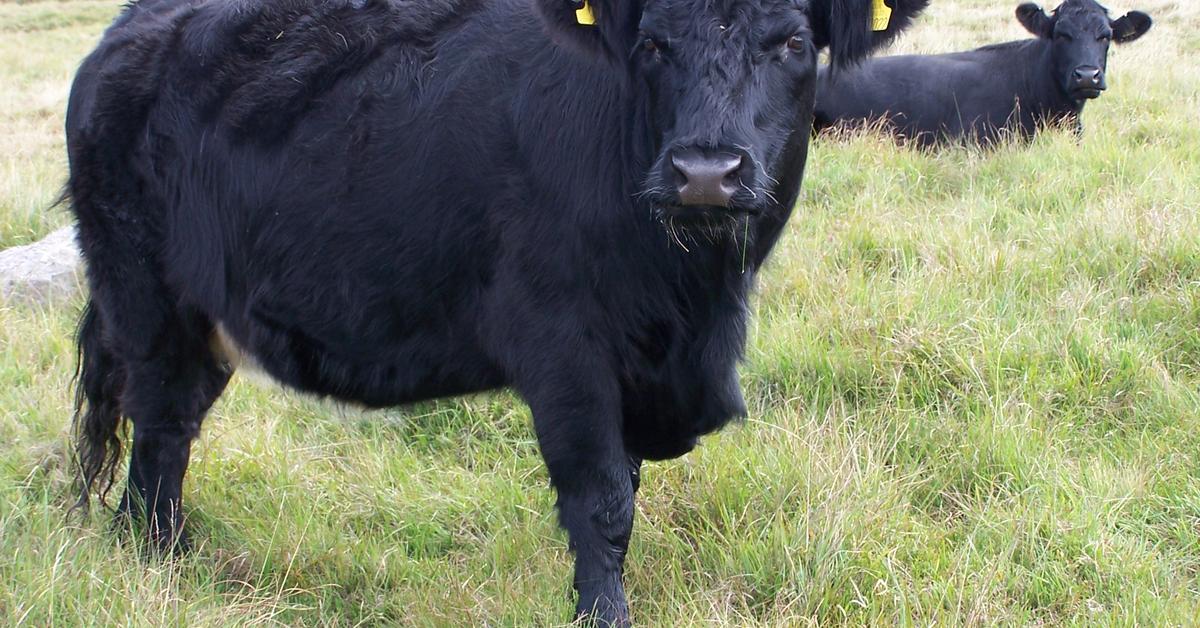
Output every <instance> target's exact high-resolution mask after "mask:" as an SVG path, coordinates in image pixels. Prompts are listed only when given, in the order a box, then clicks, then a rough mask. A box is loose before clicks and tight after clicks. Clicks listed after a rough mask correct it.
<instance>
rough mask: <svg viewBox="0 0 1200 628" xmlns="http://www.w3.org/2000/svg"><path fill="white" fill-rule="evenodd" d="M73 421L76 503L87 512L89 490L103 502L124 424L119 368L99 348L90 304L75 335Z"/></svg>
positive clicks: (118, 457) (122, 380) (97, 328)
mask: <svg viewBox="0 0 1200 628" xmlns="http://www.w3.org/2000/svg"><path fill="white" fill-rule="evenodd" d="M76 343H77V344H76V360H77V366H76V368H75V417H74V420H73V424H72V437H73V439H74V441H75V442H74V445H75V452H74V456H75V462H76V467H77V471H78V483H79V486H78V488H79V501H78V502H77V503H76V505H75V507H76V508H83V509H85V510H86V509H87V507H88V505H89V502H90V499H91V495H92V492H93V491H96V492H97V493H98V494H99V497H100V502H101V503H102V504H103V503H104V502H105V499H106V497H107V496H108V492H109V490H110V489H111V488H112V486H113V482H114V480H115V476H116V472H117V465H118V463H119V462H120V461H121V459H122V457H121V442H122V435H123V431H124V430H123V427H124V420H123V418H122V415H121V404H120V397H121V392H122V389H123V388H124V386H125V373H124V368H123V367H122V366H121V365H120V364H119V362H118V360H116V358H115V356H114V355H113V353H112V352H111V351H110V350H109V349H108V348H107V347H105V345H104V339H103V329H102V321H101V319H100V315H99V313H98V312H97V311H96V306H95V304H94V303H93V302H92V301H88V304H87V305H86V306H84V309H83V315H82V316H81V317H80V320H79V329H78V331H77V333H76Z"/></svg>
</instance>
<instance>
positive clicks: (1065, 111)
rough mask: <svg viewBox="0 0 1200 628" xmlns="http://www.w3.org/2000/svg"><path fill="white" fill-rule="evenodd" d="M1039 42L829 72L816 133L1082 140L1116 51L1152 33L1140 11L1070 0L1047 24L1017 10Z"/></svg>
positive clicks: (1036, 13) (1026, 7)
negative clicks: (1111, 10) (1114, 11)
mask: <svg viewBox="0 0 1200 628" xmlns="http://www.w3.org/2000/svg"><path fill="white" fill-rule="evenodd" d="M1017 19H1018V20H1019V21H1020V22H1021V24H1022V25H1023V26H1025V28H1026V29H1027V30H1029V31H1030V32H1031V33H1033V34H1034V35H1036V36H1037V37H1036V38H1035V39H1025V40H1018V41H1013V42H1008V43H1003V44H996V45H992V46H986V47H984V48H979V49H978V50H971V51H968V52H958V53H953V54H942V55H901V56H892V57H879V58H875V59H871V60H868V61H866V62H864V63H863V64H862V65H861V66H860V67H858V68H854V69H850V70H848V71H842V72H838V71H832V70H831V69H830V68H821V70H820V78H819V80H818V86H817V108H816V116H815V125H814V128H815V130H816V131H818V132H820V131H822V130H824V129H826V128H828V127H830V126H833V125H843V126H850V127H854V126H862V125H873V124H878V123H880V121H882V127H883V129H885V130H887V131H889V132H891V133H893V134H895V135H897V136H898V137H901V138H904V139H906V140H912V141H915V142H916V143H917V144H918V145H923V146H929V145H933V144H936V143H940V142H942V141H945V140H968V141H974V142H978V143H981V144H985V145H987V144H992V143H994V142H995V141H996V140H998V139H1000V138H1002V137H1006V136H1015V137H1019V138H1029V137H1032V136H1033V135H1034V134H1035V133H1036V132H1037V131H1038V130H1039V129H1041V128H1044V127H1046V126H1058V125H1063V126H1066V127H1068V128H1073V129H1075V130H1076V131H1081V130H1082V126H1081V123H1080V117H1079V116H1080V114H1081V113H1082V112H1083V105H1084V103H1086V102H1087V101H1088V100H1090V99H1093V98H1097V97H1098V96H1099V95H1100V92H1102V91H1104V90H1105V89H1106V88H1107V82H1106V79H1105V71H1106V69H1107V66H1108V47H1109V43H1110V42H1116V43H1118V44H1121V43H1125V42H1130V41H1133V40H1135V39H1137V38H1139V37H1141V36H1142V35H1143V34H1145V33H1146V31H1147V30H1149V28H1150V24H1151V20H1150V16H1148V15H1146V14H1145V13H1142V12H1140V11H1131V12H1130V13H1129V14H1127V15H1125V16H1123V17H1121V18H1119V19H1116V20H1112V19H1110V18H1109V17H1108V12H1107V10H1106V9H1105V8H1104V7H1102V6H1100V5H1099V4H1097V3H1096V2H1094V1H1093V0H1067V1H1066V2H1064V3H1062V5H1060V6H1059V7H1058V8H1057V9H1055V11H1054V13H1053V15H1047V14H1046V13H1045V12H1043V11H1042V9H1040V8H1039V7H1038V6H1037V5H1034V4H1023V5H1021V6H1020V7H1018V8H1017Z"/></svg>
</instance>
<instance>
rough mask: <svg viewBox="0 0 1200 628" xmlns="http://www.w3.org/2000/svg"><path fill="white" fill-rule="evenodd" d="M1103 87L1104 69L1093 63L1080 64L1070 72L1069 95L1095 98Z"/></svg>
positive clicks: (1105, 87)
mask: <svg viewBox="0 0 1200 628" xmlns="http://www.w3.org/2000/svg"><path fill="white" fill-rule="evenodd" d="M1105 89H1108V86H1107V85H1106V84H1105V83H1104V70H1102V69H1100V68H1098V67H1096V66H1094V65H1081V66H1079V67H1077V68H1075V71H1073V72H1072V73H1071V95H1072V96H1074V97H1075V98H1087V99H1090V98H1096V97H1097V96H1099V95H1100V92H1102V91H1104V90H1105Z"/></svg>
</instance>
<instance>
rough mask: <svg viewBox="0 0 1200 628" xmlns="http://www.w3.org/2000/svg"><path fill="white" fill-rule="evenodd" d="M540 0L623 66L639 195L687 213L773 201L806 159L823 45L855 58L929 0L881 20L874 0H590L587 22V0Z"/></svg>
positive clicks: (585, 44) (672, 212)
mask: <svg viewBox="0 0 1200 628" xmlns="http://www.w3.org/2000/svg"><path fill="white" fill-rule="evenodd" d="M575 1H576V2H579V0H575ZM539 3H540V4H539V6H540V8H541V9H542V12H543V15H544V16H545V17H546V18H547V22H548V24H549V25H550V30H551V32H552V34H553V35H554V36H555V37H556V38H557V39H558V40H559V41H561V42H564V43H566V44H569V45H572V46H573V47H575V48H576V49H579V50H582V51H583V52H585V54H590V55H593V56H597V57H601V58H603V59H605V60H607V61H608V62H611V63H613V64H616V65H617V66H618V67H619V68H620V69H621V71H622V72H624V73H626V76H627V77H628V79H629V80H628V85H629V86H630V91H631V93H633V94H635V96H636V98H638V99H639V102H640V103H641V105H640V110H641V111H643V112H644V115H645V116H646V118H647V119H648V120H647V125H646V126H647V131H646V135H648V136H652V137H649V138H647V139H648V142H647V143H648V144H652V145H653V146H652V149H651V151H652V153H653V154H652V155H648V159H649V160H650V161H651V165H650V168H649V171H648V172H647V173H646V175H645V183H644V186H643V189H642V194H640V195H639V196H640V197H642V198H643V199H645V200H646V201H648V202H649V203H650V204H651V206H652V207H653V208H654V210H655V211H656V212H658V213H659V215H660V217H669V218H672V219H681V220H684V221H686V220H688V219H701V218H711V217H718V218H719V217H725V216H732V215H739V214H743V215H744V214H756V213H760V212H763V211H765V210H767V209H768V208H770V207H771V204H772V203H773V198H772V197H773V196H774V195H775V194H776V192H777V190H776V188H777V187H778V185H777V183H778V181H779V180H780V179H784V178H785V174H784V173H782V172H781V170H783V169H784V167H785V165H786V164H785V162H789V161H791V163H792V164H793V166H792V167H793V168H795V164H796V160H799V161H798V164H799V166H800V167H802V166H803V159H804V154H803V148H802V147H801V148H797V145H798V144H799V143H800V140H799V139H798V138H801V137H803V138H805V139H806V138H807V135H808V133H809V129H810V127H811V124H812V120H811V117H812V107H813V101H814V94H815V86H816V67H817V55H818V53H819V52H820V51H821V50H823V49H828V50H829V53H830V57H831V62H832V63H834V64H835V65H845V64H850V63H854V62H856V61H857V60H859V59H861V58H862V57H863V56H865V55H867V54H869V53H870V52H871V51H872V50H873V49H874V48H876V47H877V46H879V45H881V44H882V43H884V42H886V41H888V40H889V39H890V38H891V37H892V36H894V35H895V34H896V33H898V32H899V31H900V30H902V29H903V28H904V27H906V26H907V25H908V24H909V22H910V21H911V19H912V18H913V17H915V15H916V14H917V13H919V12H920V10H921V9H923V8H924V7H925V5H926V4H927V3H928V0H888V5H887V6H886V7H885V8H886V11H887V13H888V14H887V15H883V16H880V19H881V22H880V23H879V24H878V25H877V26H878V28H879V30H874V29H873V24H872V17H873V5H874V4H882V2H879V1H878V0H645V1H641V0H590V3H589V4H588V6H587V9H586V10H589V11H591V12H592V13H591V14H590V15H589V19H590V17H592V16H594V19H595V24H594V25H589V24H579V23H578V20H577V14H576V12H575V11H576V9H577V8H578V7H579V6H582V2H580V3H579V4H574V5H573V4H572V0H539ZM789 151H790V152H789ZM788 178H789V179H793V180H795V182H796V183H797V184H798V177H796V176H792V177H788Z"/></svg>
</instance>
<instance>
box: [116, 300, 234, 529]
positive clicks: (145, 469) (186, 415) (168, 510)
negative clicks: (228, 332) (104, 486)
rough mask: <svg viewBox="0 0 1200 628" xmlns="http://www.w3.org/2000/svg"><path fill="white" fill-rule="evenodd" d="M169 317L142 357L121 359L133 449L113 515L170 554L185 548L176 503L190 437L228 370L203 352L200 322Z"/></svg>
mask: <svg viewBox="0 0 1200 628" xmlns="http://www.w3.org/2000/svg"><path fill="white" fill-rule="evenodd" d="M173 318H174V320H172V321H171V324H170V325H169V326H168V328H167V329H165V330H163V334H162V337H161V339H160V340H159V341H158V342H156V343H155V344H156V347H155V350H154V351H153V352H152V353H151V354H150V355H148V356H143V357H137V358H130V359H128V360H127V361H126V363H125V371H126V379H125V390H124V393H123V395H122V397H121V406H122V409H123V410H124V412H125V414H126V416H128V417H129V419H130V420H131V421H132V422H133V446H132V448H131V454H130V458H129V479H128V484H127V486H126V489H125V495H124V496H123V497H122V499H121V505H120V509H119V512H120V513H122V514H124V515H132V516H133V518H134V519H141V520H144V523H145V531H146V534H147V535H148V537H149V539H150V540H151V542H152V543H153V544H154V545H155V546H157V547H158V548H160V549H173V550H177V551H178V550H182V549H186V547H187V541H186V536H184V534H183V517H182V512H181V510H180V507H181V503H182V490H183V476H184V473H185V472H186V471H187V466H188V458H189V456H190V453H191V445H192V440H193V439H194V438H195V437H196V436H197V435H198V434H199V433H200V422H201V421H202V420H203V418H204V415H205V414H206V413H207V412H208V409H209V407H211V406H212V404H213V402H214V401H216V399H217V397H218V396H219V395H220V394H221V391H222V390H224V388H225V384H226V383H227V382H228V379H229V372H228V370H227V369H226V368H225V367H224V366H223V365H222V364H221V363H220V362H219V361H218V360H217V359H216V358H215V357H214V356H213V354H212V352H211V350H210V349H209V346H208V337H209V333H210V329H211V326H210V325H209V324H208V323H207V321H205V320H203V319H202V318H201V317H200V316H198V315H186V314H185V315H179V316H176V317H173ZM143 518H144V519H143Z"/></svg>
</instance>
